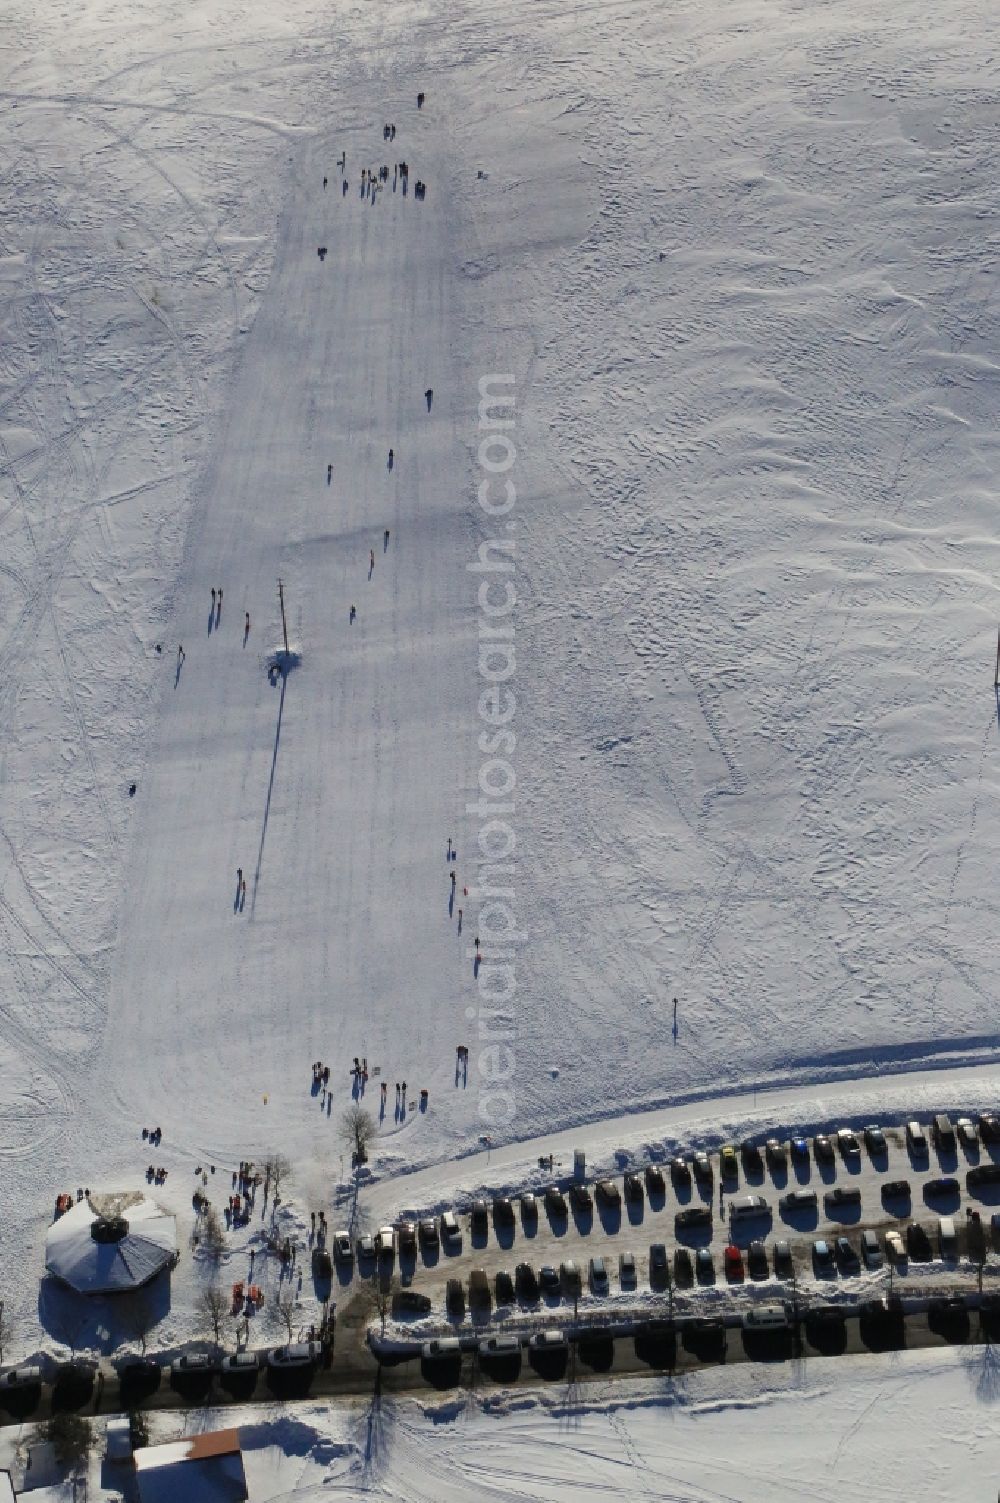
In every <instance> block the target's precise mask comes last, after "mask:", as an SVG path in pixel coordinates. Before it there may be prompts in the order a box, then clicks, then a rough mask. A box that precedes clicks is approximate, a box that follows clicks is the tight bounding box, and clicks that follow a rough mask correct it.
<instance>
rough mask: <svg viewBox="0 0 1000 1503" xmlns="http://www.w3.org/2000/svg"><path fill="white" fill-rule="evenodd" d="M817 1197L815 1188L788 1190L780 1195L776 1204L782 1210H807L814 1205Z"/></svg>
mask: <svg viewBox="0 0 1000 1503" xmlns="http://www.w3.org/2000/svg"><path fill="white" fill-rule="evenodd" d="M818 1199H819V1197H818V1196H817V1194H816V1191H815V1190H789V1191H788V1193H787V1194H785V1195H782V1197H781V1199H780V1200H779V1201H778V1205H779V1206H780V1207H781V1209H782V1210H783V1211H809V1210H812V1209H813V1208H814V1207H815V1205H816V1203H817V1201H818Z"/></svg>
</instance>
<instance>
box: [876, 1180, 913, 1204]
mask: <svg viewBox="0 0 1000 1503" xmlns="http://www.w3.org/2000/svg"><path fill="white" fill-rule="evenodd" d="M909 1198H910V1181H909V1180H908V1179H887V1180H886V1182H885V1184H884V1185H883V1186H882V1204H883V1205H885V1204H886V1203H887V1202H888V1201H891V1200H909Z"/></svg>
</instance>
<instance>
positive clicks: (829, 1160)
mask: <svg viewBox="0 0 1000 1503" xmlns="http://www.w3.org/2000/svg"><path fill="white" fill-rule="evenodd" d="M813 1154H814V1155H815V1158H816V1162H817V1164H834V1163H836V1154H835V1153H834V1151H833V1144H832V1143H831V1142H830V1139H829V1138H828V1137H827V1135H826V1133H824V1132H819V1133H817V1134H816V1136H815V1137H814V1138H813Z"/></svg>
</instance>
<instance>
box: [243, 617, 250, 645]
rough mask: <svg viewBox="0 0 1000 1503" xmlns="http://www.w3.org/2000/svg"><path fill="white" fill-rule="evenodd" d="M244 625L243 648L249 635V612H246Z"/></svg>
mask: <svg viewBox="0 0 1000 1503" xmlns="http://www.w3.org/2000/svg"><path fill="white" fill-rule="evenodd" d="M246 614H247V619H246V625H245V626H244V628H243V646H244V647H245V646H246V645H247V637H248V636H249V635H250V612H249V611H247V613H246Z"/></svg>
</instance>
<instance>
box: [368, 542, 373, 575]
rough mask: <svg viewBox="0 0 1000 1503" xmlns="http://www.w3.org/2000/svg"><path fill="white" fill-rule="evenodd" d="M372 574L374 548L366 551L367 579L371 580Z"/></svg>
mask: <svg viewBox="0 0 1000 1503" xmlns="http://www.w3.org/2000/svg"><path fill="white" fill-rule="evenodd" d="M374 573H375V549H374V548H369V550H368V578H369V579H371V577H372V575H373V574H374Z"/></svg>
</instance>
